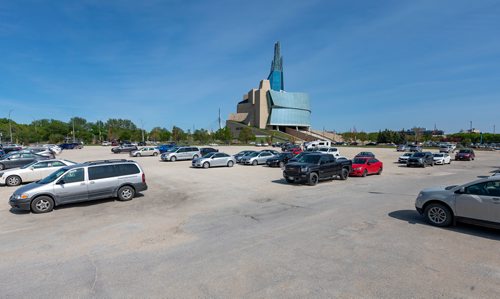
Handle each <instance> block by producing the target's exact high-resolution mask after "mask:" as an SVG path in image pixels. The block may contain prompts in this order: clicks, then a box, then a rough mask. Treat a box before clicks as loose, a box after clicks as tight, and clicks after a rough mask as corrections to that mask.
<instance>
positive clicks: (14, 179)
mask: <svg viewBox="0 0 500 299" xmlns="http://www.w3.org/2000/svg"><path fill="white" fill-rule="evenodd" d="M5 184H7V186H19V185H21V178H20V177H19V176H17V175H11V176H8V177H7V179H6V180H5Z"/></svg>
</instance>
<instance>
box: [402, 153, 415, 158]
mask: <svg viewBox="0 0 500 299" xmlns="http://www.w3.org/2000/svg"><path fill="white" fill-rule="evenodd" d="M411 155H413V154H412V153H405V154H404V155H403V156H407V157H409V156H411Z"/></svg>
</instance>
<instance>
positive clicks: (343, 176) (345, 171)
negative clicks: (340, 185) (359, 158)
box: [339, 168, 349, 181]
mask: <svg viewBox="0 0 500 299" xmlns="http://www.w3.org/2000/svg"><path fill="white" fill-rule="evenodd" d="M339 177H340V179H341V180H343V181H345V180H347V178H348V177H349V170H348V169H347V168H342V170H341V171H340V176H339Z"/></svg>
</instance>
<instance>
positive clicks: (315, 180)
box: [307, 172, 318, 186]
mask: <svg viewBox="0 0 500 299" xmlns="http://www.w3.org/2000/svg"><path fill="white" fill-rule="evenodd" d="M307 183H308V184H309V185H311V186H314V185H316V184H317V183H318V174H317V173H315V172H313V173H311V174H310V175H309V180H308V181H307Z"/></svg>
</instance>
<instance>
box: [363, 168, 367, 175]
mask: <svg viewBox="0 0 500 299" xmlns="http://www.w3.org/2000/svg"><path fill="white" fill-rule="evenodd" d="M367 174H368V171H367V170H366V169H365V171H363V177H366V175H367Z"/></svg>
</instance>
